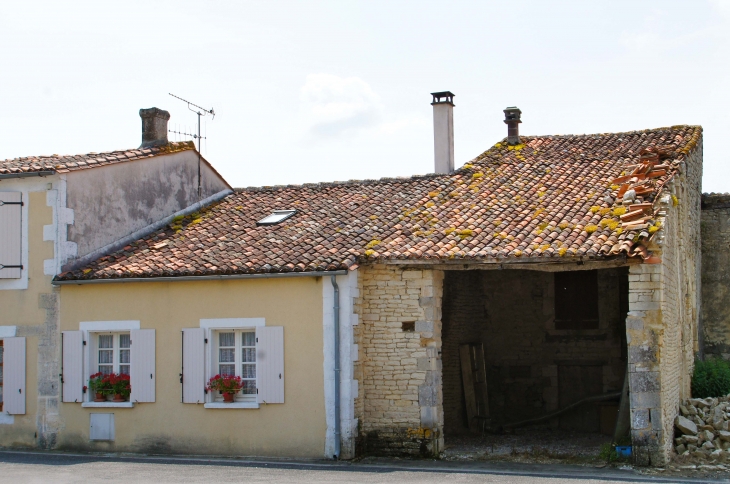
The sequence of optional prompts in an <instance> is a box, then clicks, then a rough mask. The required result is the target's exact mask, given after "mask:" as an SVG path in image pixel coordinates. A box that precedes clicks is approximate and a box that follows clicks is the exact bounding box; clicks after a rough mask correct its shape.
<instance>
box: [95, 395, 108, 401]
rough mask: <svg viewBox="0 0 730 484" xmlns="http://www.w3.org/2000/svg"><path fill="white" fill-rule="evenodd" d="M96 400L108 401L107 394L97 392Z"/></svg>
mask: <svg viewBox="0 0 730 484" xmlns="http://www.w3.org/2000/svg"><path fill="white" fill-rule="evenodd" d="M94 401H95V402H106V395H104V394H103V393H97V394H96V396H95V397H94Z"/></svg>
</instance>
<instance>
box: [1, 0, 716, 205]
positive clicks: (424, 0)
mask: <svg viewBox="0 0 730 484" xmlns="http://www.w3.org/2000/svg"><path fill="white" fill-rule="evenodd" d="M5 2H7V3H6V4H5V5H4V6H3V8H2V9H0V61H1V63H0V65H1V66H2V69H1V70H0V100H1V101H2V104H1V105H0V159H4V158H14V157H19V156H29V155H50V154H79V153H88V152H104V151H112V150H117V149H129V148H135V147H137V146H138V145H139V143H140V142H141V121H140V118H139V115H138V111H139V109H140V108H148V107H153V106H156V107H158V108H161V109H165V110H167V111H169V112H170V114H171V119H170V128H171V129H177V130H182V131H187V132H193V131H191V130H197V116H196V115H195V114H194V113H193V112H191V111H189V110H188V107H187V105H186V104H185V103H183V102H182V101H179V100H177V99H175V98H173V97H171V96H169V95H168V93H173V94H175V95H177V96H180V97H183V98H185V99H188V100H190V101H192V102H193V103H195V104H198V105H200V106H203V107H205V108H213V109H214V110H215V113H216V115H215V118H212V117H211V116H207V117H206V118H203V122H202V130H203V134H204V135H205V136H206V137H207V138H206V140H205V141H204V142H203V146H202V153H203V155H204V156H205V157H206V159H207V160H208V161H210V162H211V163H212V164H213V165H214V166H215V167H216V168H217V169H218V171H219V172H220V173H221V174H222V175H223V176H224V177H225V178H226V179H227V180H228V181H229V182H230V183H231V185H233V186H237V187H246V186H261V185H283V184H291V183H309V182H320V181H333V180H349V179H368V178H380V177H392V176H410V175H414V174H422V173H430V172H432V171H433V165H434V162H433V125H432V107H431V105H430V103H431V96H430V93H431V92H434V91H444V90H450V91H452V92H453V93H454V94H455V95H456V97H455V98H454V103H455V105H456V107H455V108H454V132H455V135H454V137H455V160H456V166H457V167H458V166H461V165H463V164H464V163H466V162H467V161H469V160H470V159H472V158H474V157H476V156H477V155H479V154H480V153H482V152H483V151H485V150H486V149H488V148H489V147H490V146H491V145H493V144H494V143H496V142H498V141H499V140H501V139H502V138H504V137H505V136H506V134H507V127H506V125H505V124H504V123H503V119H504V115H503V113H502V110H503V109H504V108H505V107H507V106H518V107H519V108H520V109H521V110H522V121H523V122H522V124H521V126H520V131H521V133H523V134H527V135H547V134H571V133H572V134H579V133H602V132H616V131H630V130H637V129H647V128H658V127H663V126H671V125H676V124H699V125H702V126H703V128H704V178H703V191H705V192H730V163H728V162H729V161H730V158H729V157H728V153H727V151H726V150H725V149H724V148H723V145H722V143H723V142H724V140H725V139H726V138H727V137H728V135H729V134H730V116H728V94H727V93H728V90H729V89H730V0H692V1H687V0H684V1H672V0H661V1H651V0H645V1H635V0H631V1H622V0H610V1H600V0H593V1H590V2H586V1H578V0H576V1H545V0H539V1H527V0H525V1H509V2H506V1H503V2H497V1H486V0H483V1H460V0H452V1H449V2H443V1H440V2H435V1H428V0H418V1H406V0H403V1H394V0H390V1H379V0H369V1H367V2H366V1H359V2H356V1H348V0H333V1H315V0H308V1H285V0H277V1H235V2H233V1H217V2H212V1H210V2H209V1H204V0H197V1H185V0H176V1H155V2H152V1H148V0H146V1H133V0H125V1H124V2H114V3H111V2H98V1H90V2H84V1H74V2H57V1H52V2H51V1H49V2H37V1H28V0H25V1H23V2H9V1H8V0H5ZM5 2H3V3H5ZM171 139H172V140H177V139H183V138H180V137H177V136H176V135H173V134H171ZM184 139H188V137H186V138H184Z"/></svg>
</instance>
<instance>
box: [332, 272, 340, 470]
mask: <svg viewBox="0 0 730 484" xmlns="http://www.w3.org/2000/svg"><path fill="white" fill-rule="evenodd" d="M336 278H337V276H332V287H333V288H334V290H335V294H334V296H335V304H334V308H333V309H334V312H335V455H334V456H333V458H334V459H335V460H338V459H339V458H340V438H341V432H340V287H339V286H338V285H337V281H336Z"/></svg>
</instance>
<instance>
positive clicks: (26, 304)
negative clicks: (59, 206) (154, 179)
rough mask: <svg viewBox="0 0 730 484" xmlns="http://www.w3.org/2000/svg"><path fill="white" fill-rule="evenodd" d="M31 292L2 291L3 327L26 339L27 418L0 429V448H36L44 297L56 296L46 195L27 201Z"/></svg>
mask: <svg viewBox="0 0 730 484" xmlns="http://www.w3.org/2000/svg"><path fill="white" fill-rule="evenodd" d="M24 202H26V203H27V204H28V220H27V227H28V261H29V263H28V267H27V268H26V269H24V270H28V288H27V289H22V290H18V289H11V290H1V291H0V326H17V327H18V329H17V336H25V337H26V395H25V405H26V413H25V415H16V416H15V417H14V420H15V421H14V423H13V424H11V425H0V446H2V447H16V448H17V447H33V446H35V444H36V437H37V435H36V431H37V427H36V416H37V415H36V413H37V403H38V387H37V383H36V382H37V381H38V378H37V366H38V365H37V362H38V339H39V336H40V334H41V333H43V332H44V331H45V330H46V329H47V328H45V327H44V326H45V325H46V309H44V308H43V307H42V304H41V295H42V294H49V293H52V292H53V287H52V286H51V279H52V277H51V276H46V275H44V274H43V260H44V259H52V258H53V242H44V241H43V226H44V225H50V224H51V223H53V209H52V208H51V207H48V206H47V205H46V192H45V191H43V192H31V193H30V194H29V197H28V200H24Z"/></svg>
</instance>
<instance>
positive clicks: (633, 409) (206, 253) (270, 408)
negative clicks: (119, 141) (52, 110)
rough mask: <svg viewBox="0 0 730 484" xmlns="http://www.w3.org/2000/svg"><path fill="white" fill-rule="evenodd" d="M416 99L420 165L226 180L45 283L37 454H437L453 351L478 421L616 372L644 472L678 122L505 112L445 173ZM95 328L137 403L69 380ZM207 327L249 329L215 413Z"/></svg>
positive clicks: (681, 181)
mask: <svg viewBox="0 0 730 484" xmlns="http://www.w3.org/2000/svg"><path fill="white" fill-rule="evenodd" d="M433 96H434V98H433V105H434V127H435V153H436V160H435V168H436V170H435V171H436V173H434V174H429V175H423V176H414V177H409V178H385V179H379V180H353V181H348V182H334V183H321V184H305V185H297V186H279V187H259V188H244V189H236V190H234V192H233V193H231V194H228V195H226V196H225V197H224V198H222V199H221V200H219V201H216V202H214V203H211V204H209V205H207V206H206V207H204V208H202V209H200V210H198V211H196V212H195V213H189V214H181V215H180V216H178V217H175V218H173V219H172V220H168V221H167V222H166V225H164V226H158V227H156V228H154V229H151V230H149V231H148V233H146V234H144V235H140V236H139V237H137V238H136V240H133V241H129V242H127V245H126V246H124V247H122V248H114V249H110V250H109V251H107V252H106V253H105V254H103V255H100V256H99V257H96V258H95V259H94V260H88V261H84V262H83V263H82V264H78V265H76V266H74V267H71V268H69V270H65V271H63V272H60V273H59V274H57V275H56V276H55V277H54V279H53V284H54V285H55V286H56V289H55V290H54V291H55V293H57V294H58V297H59V298H60V306H59V307H60V316H54V317H57V318H58V319H57V320H58V324H57V326H55V327H54V331H57V332H59V331H60V330H62V331H63V338H64V339H63V341H64V343H63V351H62V352H59V353H56V356H55V357H56V360H57V362H58V364H59V367H60V368H61V369H62V374H63V378H62V384H63V387H62V393H63V394H62V395H61V396H60V401H61V402H60V404H59V410H58V412H57V413H58V416H57V419H56V420H57V422H58V425H57V427H58V429H59V430H58V434H57V437H56V443H57V448H67V449H76V450H94V451H102V450H116V451H140V450H142V451H155V452H193V451H194V452H197V453H201V452H202V453H206V452H207V453H232V454H235V455H290V456H308V457H311V456H317V455H319V456H321V455H325V456H327V457H332V456H336V457H339V458H351V457H353V456H355V455H357V454H358V453H376V454H387V455H438V454H439V453H440V452H441V451H442V450H443V449H444V447H445V446H446V445H448V443H449V439H450V438H451V437H452V436H456V435H459V434H460V433H464V432H468V431H469V429H470V428H471V427H472V426H473V424H474V422H473V419H474V417H475V416H474V415H472V418H471V419H470V417H469V415H470V410H469V408H470V407H469V405H470V403H468V402H467V401H466V396H465V394H466V393H468V392H469V391H470V389H469V388H465V386H464V383H463V381H464V375H463V372H462V361H463V358H464V357H463V354H464V353H463V351H464V350H463V348H467V349H468V351H472V350H471V348H473V349H474V351H477V350H478V351H482V350H481V349H483V356H484V358H483V359H484V363H483V367H484V373H485V375H484V378H485V381H484V382H482V383H486V388H487V391H486V393H485V394H484V395H486V396H485V397H484V398H486V401H485V402H482V404H487V406H488V407H489V418H490V425H492V426H493V427H495V428H496V427H498V426H502V425H507V424H510V423H513V422H515V421H516V420H520V419H525V418H531V417H540V416H544V415H546V414H548V413H550V412H551V411H554V410H556V409H559V408H563V407H565V406H566V405H569V404H572V403H575V402H576V401H580V400H582V399H583V398H585V397H593V396H605V395H615V394H617V393H620V392H622V388H623V386H624V381H628V387H629V395H630V399H629V408H630V426H631V439H632V441H633V445H634V454H635V456H636V460H637V462H638V463H639V464H643V465H661V464H663V463H664V462H666V460H667V459H668V458H669V457H670V453H671V451H672V450H671V449H672V437H673V420H674V418H675V416H676V414H677V411H678V406H679V402H680V400H681V399H683V398H686V397H688V396H689V388H690V380H689V378H690V375H691V371H692V366H693V361H694V356H695V354H696V353H697V352H698V351H699V338H698V331H699V326H698V322H699V318H700V307H701V306H700V299H699V285H700V193H701V187H700V183H701V177H702V130H701V128H700V127H698V126H673V127H668V128H658V129H650V130H644V131H632V132H625V133H604V134H595V135H564V136H521V135H520V133H519V129H518V128H519V123H520V122H521V119H520V115H521V113H520V111H519V110H518V109H517V108H508V109H507V110H505V115H506V119H505V123H507V124H508V128H509V129H508V136H507V138H505V139H504V140H502V141H500V142H499V143H496V144H495V145H494V146H492V147H491V148H489V149H488V150H487V151H485V152H484V153H482V154H481V155H479V156H477V157H476V158H474V159H473V160H472V161H470V162H468V163H466V164H465V165H463V166H461V167H460V168H458V169H454V159H453V124H452V119H453V111H452V110H453V102H452V100H453V94H452V93H449V92H443V93H434V95H433ZM277 331H278V332H277ZM102 333H109V334H112V336H113V338H116V339H115V340H114V341H116V342H120V341H122V338H123V337H124V338H127V341H128V340H129V338H130V337H131V335H135V336H134V337H132V338H131V339H132V340H136V341H142V342H143V348H142V349H135V348H136V347H135V346H134V345H132V343H129V344H130V345H132V360H133V361H132V363H131V366H132V377H133V379H134V375H135V374H137V375H142V376H144V383H142V381H141V380H138V381H140V385H139V386H138V387H134V386H133V389H132V392H133V393H134V392H137V393H136V395H138V396H139V398H138V399H136V400H135V399H132V400H130V401H128V402H123V405H122V404H121V403H113V402H93V401H91V400H90V397H89V395H88V394H87V393H84V392H82V389H81V387H82V385H83V383H84V381H86V380H85V379H86V378H88V376H89V374H91V373H93V372H94V371H95V370H97V369H98V368H99V365H101V359H100V358H97V356H95V354H96V353H95V352H96V351H97V350H99V348H101V346H99V347H96V346H93V345H94V344H96V343H93V341H94V338H96V337H97V336H99V335H100V334H102ZM181 333H182V335H181ZM0 334H1V333H0ZM230 335H234V336H231V341H234V340H235V341H236V342H237V343H236V345H237V346H241V342H242V341H249V343H250V344H249V345H248V346H247V345H243V346H244V348H243V350H241V349H240V348H238V349H235V350H234V349H231V350H230V351H231V352H232V353H230V354H231V355H234V354H235V355H236V356H235V357H233V356H231V357H232V358H233V360H232V361H231V363H235V365H239V366H240V365H243V366H245V365H254V364H255V365H259V364H260V366H255V368H256V370H255V373H256V376H255V377H251V376H250V374H249V375H248V376H249V378H248V379H249V380H250V382H255V383H251V385H252V386H251V387H250V388H252V389H253V390H254V391H255V393H254V392H252V393H250V394H246V395H241V398H240V400H237V401H236V402H235V404H234V405H226V404H225V403H223V402H222V400H221V399H222V395H218V394H217V393H216V392H214V391H205V390H204V382H205V381H207V377H209V376H210V375H213V374H215V372H216V371H219V369H220V368H222V366H220V365H224V366H225V365H226V364H228V363H229V362H224V361H223V359H221V358H223V357H220V358H219V357H218V356H216V355H218V350H220V349H221V348H222V347H223V346H225V345H223V341H224V339H225V338H224V336H225V337H226V338H227V337H228V336H230ZM272 335H279V336H272ZM281 335H283V336H281ZM60 336H61V335H60V334H58V333H56V334H55V336H54V335H51V334H49V338H54V337H55V338H58V339H59V340H60ZM181 336H182V337H181ZM249 336H250V337H251V339H250V340H249V339H248V337H249ZM219 337H220V339H219ZM259 337H261V340H262V341H266V342H267V343H266V346H262V347H259V346H257V345H258V344H259ZM271 338H273V339H271ZM277 338H278V339H277ZM86 341H92V343H91V344H89V345H88V346H87V345H82V344H81V343H82V342H86ZM99 341H101V340H99ZM254 341H255V342H254ZM272 341H273V343H271V342H272ZM71 342H74V343H73V344H76V347H75V348H76V349H73V348H72V346H71V345H72V343H71ZM99 344H100V343H99ZM120 344H121V343H120ZM118 346H119V345H118V344H117V343H115V346H114V351H120V350H119V348H118ZM89 347H93V351H92V350H90V349H89ZM125 348H126V347H125ZM226 348H228V347H227V346H225V348H223V349H226ZM231 348H233V347H232V346H231ZM252 348H253V349H254V351H255V354H256V355H258V356H256V361H250V360H242V358H243V357H242V356H241V355H242V354H249V353H246V349H248V350H251V349H252ZM115 354H116V353H115ZM220 354H221V355H222V354H223V353H220ZM226 354H228V353H226ZM474 354H476V353H474ZM160 355H164V358H163V357H161V356H160ZM272 355H273V357H272ZM259 356H261V357H262V360H264V356H266V357H267V358H269V360H266V361H259V360H258V357H259ZM95 358H96V359H95ZM247 358H248V357H247ZM272 358H273V360H275V361H273V363H272ZM117 360H118V358H116V357H115V363H114V364H115V365H117V366H119V364H120V363H119V361H117ZM272 365H273V366H272ZM135 368H136V370H135ZM272 368H274V369H272ZM235 371H236V373H237V374H238V373H243V374H244V376H246V372H247V371H248V370H247V371H246V372H243V371H242V370H239V369H236V370H235ZM135 372H137V373H135ZM147 374H149V375H150V377H149V379H147V378H146V375H147ZM141 387H144V388H143V390H144V391H143V392H142V390H140V388H141ZM259 390H260V391H259ZM140 392H141V393H140ZM219 400H220V401H219ZM223 409H226V410H223ZM235 409H238V410H237V411H238V413H237V414H234V415H235V418H234V419H231V418H230V417H228V415H231V414H227V415H222V414H221V412H223V413H224V414H226V412H233V411H234V410H235ZM302 409H306V410H307V412H308V418H307V419H306V421H303V420H302V419H301V412H302ZM602 411H603V410H602V408H601V407H600V406H587V407H586V406H584V407H581V409H580V411H577V412H574V413H572V414H570V415H564V416H561V417H560V419H559V421H557V422H556V424H557V425H559V426H560V427H562V428H566V429H579V430H587V431H596V430H598V426H600V424H601V423H600V414H601V412H602ZM476 417H482V418H483V417H485V416H484V415H482V414H479V415H476ZM90 419H91V421H92V422H94V421H95V422H97V425H101V424H100V423H99V422H100V420H99V419H106V420H104V421H105V422H106V424H105V425H107V432H106V434H105V437H104V438H102V439H98V438H93V436H92V431H91V429H90V427H89V420H90ZM115 419H116V421H118V422H119V424H120V425H119V426H118V427H119V431H118V432H116V434H115V432H114V429H115V428H116V427H114V426H113V424H112V426H111V427H109V422H114V421H115ZM176 419H177V420H176ZM183 421H184V422H185V425H182V422H183ZM231 422H235V424H231ZM91 428H92V429H93V428H94V427H93V425H92V427H91ZM210 428H218V429H220V430H219V431H217V432H216V435H214V436H213V435H210V433H209V432H206V429H210ZM9 434H10V433H9V432H6V433H5V434H3V429H2V428H0V445H7V439H6V440H4V435H9Z"/></svg>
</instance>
